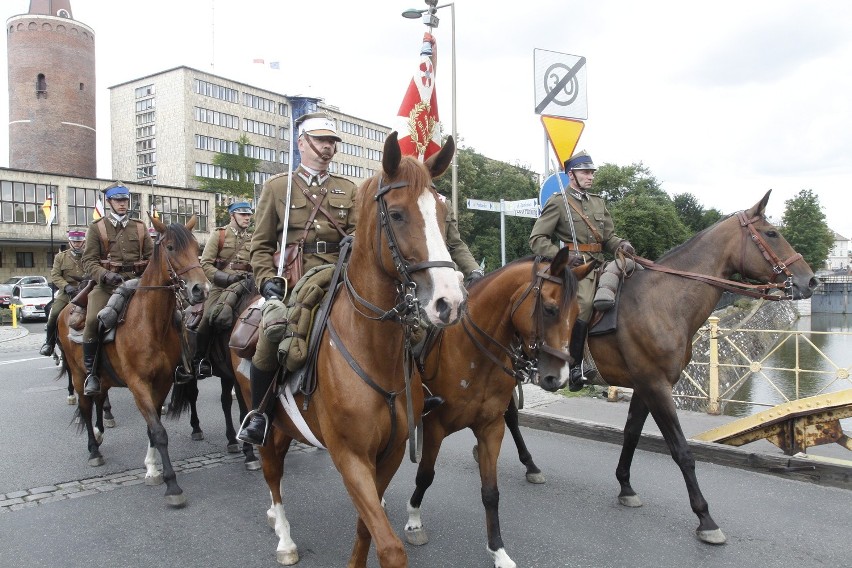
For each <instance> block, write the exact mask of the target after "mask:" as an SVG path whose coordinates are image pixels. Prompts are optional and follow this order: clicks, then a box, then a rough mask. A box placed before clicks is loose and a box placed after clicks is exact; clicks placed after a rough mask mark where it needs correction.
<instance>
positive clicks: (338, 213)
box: [251, 168, 358, 371]
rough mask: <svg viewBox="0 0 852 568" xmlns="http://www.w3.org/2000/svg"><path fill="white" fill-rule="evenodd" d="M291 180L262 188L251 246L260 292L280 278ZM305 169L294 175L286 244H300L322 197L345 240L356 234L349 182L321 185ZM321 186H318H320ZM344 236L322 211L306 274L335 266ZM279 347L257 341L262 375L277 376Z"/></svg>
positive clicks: (277, 179)
mask: <svg viewBox="0 0 852 568" xmlns="http://www.w3.org/2000/svg"><path fill="white" fill-rule="evenodd" d="M288 175H289V174H286V173H285V174H279V175H277V176H274V177H271V178H269V179H268V180H267V181H266V183H264V184H263V191H262V193H261V194H260V202H259V203H258V205H257V210H256V212H255V231H254V235H253V237H252V241H251V265H252V268H253V269H254V278H255V284H256V285H257V287H258V290H260V289H262V287H263V284H264V283H265V282H266V281H268V280H269V279H271V278H274V277H275V276H276V275H277V273H278V267H277V266H276V265H275V263H274V261H273V258H272V255H274V254H275V252H276V251H277V250H278V247H279V245H280V243H281V232H282V231H283V229H284V213H285V211H284V208H285V206H286V202H287V196H286V195H287V178H288ZM313 177H314V176H312V175H311V174H310V173H309V172H308V171H307V170H305V169H304V168H299V169H298V170H297V172H296V173H294V174H293V182H292V186H293V187H292V192H291V198H290V217H289V219H288V223H287V244H293V243H296V242H298V241H299V239H300V238H301V237H302V234H303V233H304V229H305V225H306V224H307V222H308V219H309V218H310V214H311V211H312V210H313V203H312V202H311V201H310V200H309V199H308V198H307V196H306V193H309V194H310V195H311V196H312V197H313V196H315V197H319V196H320V195H322V190H325V195H323V196H322V202H321V207H322V208H323V209H325V210H326V211H328V212H329V213H330V214H331V215H332V217H333V218H334V220H335V221H336V222H337V224H338V225H339V226H340V228H341V229H343V231H344V232H345V233H346V234H350V235H351V234H352V233H354V232H355V225H356V224H357V222H358V207H357V203H356V192H357V188H356V187H355V184H354V183H352V182H351V181H349V180H348V179H346V178H343V177H339V176H335V175H329V174H326V175H324V176H320V179H312V178H313ZM317 182H319V185H317ZM341 238H342V237H341V235H340V233H339V232H338V230H337V229H336V228H335V226H334V225H333V224H332V223H331V222H330V221H329V220H328V218H326V216H325V215H324V214H323V213H322V211H318V212H317V214H316V216H315V217H314V220H313V222H312V223H311V226H310V227H309V228H308V232H307V236H306V237H305V248H304V252H303V272H307V271H308V270H310V269H311V268H314V267H316V266H320V265H323V264H334V263H336V262H337V257H338V254H339V251H338V243H339V242H340V239H341ZM277 350H278V346H277V345H272V343H270V342H269V341H268V340H266V337H265V336H264V334H262V333H261V334H260V335H259V336H258V341H257V350H256V352H255V355H254V357H253V358H252V364H253V365H255V366H256V367H257V368H258V369H262V370H264V371H272V370H274V369H275V368H277V366H278V354H277Z"/></svg>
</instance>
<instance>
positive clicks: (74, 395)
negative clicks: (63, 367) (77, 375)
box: [57, 363, 77, 406]
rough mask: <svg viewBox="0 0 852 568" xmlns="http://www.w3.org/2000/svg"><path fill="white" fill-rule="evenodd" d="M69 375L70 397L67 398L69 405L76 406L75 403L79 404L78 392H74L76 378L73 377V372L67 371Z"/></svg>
mask: <svg viewBox="0 0 852 568" xmlns="http://www.w3.org/2000/svg"><path fill="white" fill-rule="evenodd" d="M57 364H58V363H57ZM67 375H68V398H67V399H66V400H67V402H68V404H69V405H71V406H74V405H75V404H77V393H76V392H74V379H72V378H71V373H67Z"/></svg>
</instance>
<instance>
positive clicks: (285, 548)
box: [272, 503, 299, 566]
mask: <svg viewBox="0 0 852 568" xmlns="http://www.w3.org/2000/svg"><path fill="white" fill-rule="evenodd" d="M272 509H273V514H274V516H275V534H276V535H278V548H276V549H275V555H276V557H277V559H278V562H279V563H281V564H284V565H286V566H290V565H292V564H295V563H296V562H298V561H299V550H298V548H297V547H296V543H295V542H293V539H292V538H290V523H289V522H288V521H287V515H285V514H284V505H282V504H281V503H278V504H277V505H273V506H272Z"/></svg>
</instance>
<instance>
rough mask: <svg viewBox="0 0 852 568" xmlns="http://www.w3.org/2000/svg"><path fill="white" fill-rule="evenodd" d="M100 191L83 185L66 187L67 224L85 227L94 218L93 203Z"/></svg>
mask: <svg viewBox="0 0 852 568" xmlns="http://www.w3.org/2000/svg"><path fill="white" fill-rule="evenodd" d="M99 194H100V191H99V190H97V189H88V188H85V187H70V186H69V187H68V193H67V196H68V226H69V227H87V226H89V224H90V223H91V222H92V221H94V220H95V215H94V213H95V203H97V198H98V196H99Z"/></svg>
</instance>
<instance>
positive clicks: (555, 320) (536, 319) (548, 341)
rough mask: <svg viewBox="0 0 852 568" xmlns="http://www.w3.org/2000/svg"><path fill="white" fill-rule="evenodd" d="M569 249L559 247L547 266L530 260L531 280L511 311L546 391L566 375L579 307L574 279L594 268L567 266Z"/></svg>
mask: <svg viewBox="0 0 852 568" xmlns="http://www.w3.org/2000/svg"><path fill="white" fill-rule="evenodd" d="M569 257H570V252H569V251H568V249H567V248H563V249H560V251H559V252H558V253H557V254H556V257H555V258H554V259H553V261H551V263H550V267H549V268H547V270H544V269H543V268H539V264H538V263H537V262H534V263H533V274H532V278H533V280H532V283H531V284H530V288H528V290H530V291H532V292H533V293H523V294H521V296H520V298H519V300H518V301H517V305H516V306H515V307H514V309H513V313H512V325H513V327H514V328H515V330H516V331H517V332H518V333H519V335H520V336H521V338H522V340H523V349H524V351H525V353H526V355H527V357H529V358H531V359H533V360H537V362H538V363H537V367H538V373H537V374H536V377H537V378H535V379H534V381H535V383H536V384H538V385H539V386H540V387H541V388H543V389H545V390H547V391H551V392H552V391H557V390H559V389H561V388H563V387H564V386H565V384H566V383H567V382H568V378H569V369H570V367H569V365H571V364H573V363H574V361H572V360H571V357H570V355H569V354H568V345H569V343H570V341H571V333H572V331H573V329H574V323H575V322H576V321H577V315H578V314H579V313H580V308H579V305H578V303H577V281H578V280H579V279H582V278H585V277H586V275H587V274H589V273H590V272H591V271H592V269H593V268H594V263H592V262H590V263H587V264H583V265H581V266H578V267H576V268H573V269H571V268H569V265H568V260H569Z"/></svg>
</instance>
